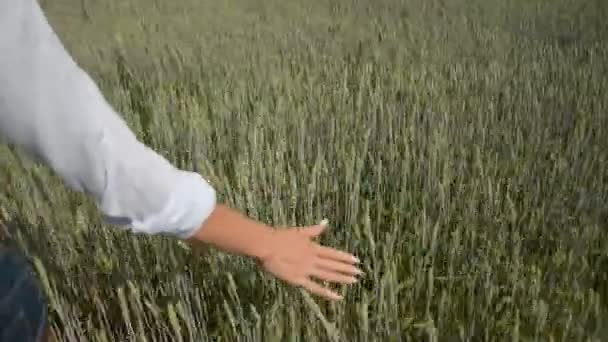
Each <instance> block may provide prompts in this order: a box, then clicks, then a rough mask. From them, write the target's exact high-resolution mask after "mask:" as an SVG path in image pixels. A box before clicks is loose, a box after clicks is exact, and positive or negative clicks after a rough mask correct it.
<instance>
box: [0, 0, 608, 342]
mask: <svg viewBox="0 0 608 342" xmlns="http://www.w3.org/2000/svg"><path fill="white" fill-rule="evenodd" d="M44 4H45V9H46V11H47V13H48V14H49V16H50V18H51V21H52V23H53V25H54V26H55V27H56V28H57V30H58V31H59V33H60V35H61V37H62V39H63V40H64V41H65V42H66V46H67V47H68V48H69V50H70V51H71V52H73V53H74V55H75V57H76V59H77V60H78V61H79V63H81V64H82V65H83V66H84V67H85V68H86V69H87V70H88V71H90V72H91V73H92V74H93V75H94V77H95V79H96V80H97V81H98V82H99V84H100V86H101V88H102V90H103V92H104V94H106V96H107V97H108V99H109V100H110V101H111V102H112V104H113V105H114V106H115V107H116V108H117V109H118V110H119V111H120V112H121V113H122V114H123V115H124V117H125V118H126V119H127V121H128V122H129V125H130V127H132V128H133V130H134V131H135V132H137V134H138V136H139V137H140V138H141V139H142V140H143V141H145V142H146V143H148V144H150V145H151V146H152V147H154V148H155V149H156V150H157V151H159V152H160V153H162V154H163V155H164V156H165V157H167V158H168V159H169V160H171V161H172V162H173V163H176V165H179V166H180V167H182V168H185V169H189V170H196V171H198V172H200V173H201V174H203V175H204V176H205V177H206V178H207V179H209V181H210V182H211V183H213V185H214V186H215V187H216V188H217V190H218V193H219V196H220V200H221V201H224V202H227V203H229V204H231V205H233V206H235V207H237V208H239V209H241V210H243V211H246V212H247V214H248V215H250V216H252V217H255V218H258V219H261V220H264V221H266V222H268V223H270V224H274V225H280V226H283V225H293V224H297V225H305V224H312V223H315V222H318V221H319V220H320V219H322V218H324V217H328V218H329V219H330V222H331V229H330V230H329V232H328V235H327V236H326V237H324V238H323V240H324V242H325V243H328V244H331V245H333V246H337V247H340V248H345V249H348V250H350V251H353V252H354V253H355V254H356V255H357V256H359V257H360V258H361V259H362V261H363V268H364V271H365V272H366V275H365V277H364V278H363V279H362V280H361V281H360V284H358V285H356V286H354V287H352V288H348V289H347V291H348V292H347V293H346V299H345V301H344V303H340V304H328V303H325V302H323V301H320V300H317V299H315V298H310V297H308V296H307V295H305V294H303V293H301V292H299V291H296V290H294V289H292V288H290V287H288V286H285V285H284V284H281V283H278V282H277V281H276V280H274V279H272V278H270V277H268V276H267V275H265V274H263V273H261V272H260V271H259V270H258V269H256V268H255V265H253V264H252V263H250V262H249V261H248V260H244V259H241V258H238V257H234V256H227V255H225V254H222V253H220V252H217V251H211V252H209V253H208V254H205V255H199V254H197V253H195V252H193V251H190V250H189V249H188V248H184V247H183V245H181V244H180V243H177V242H175V241H173V240H169V239H167V238H163V237H147V236H134V235H132V234H129V233H128V232H124V231H121V230H117V229H116V228H114V227H107V226H106V225H104V224H103V222H102V221H101V220H100V217H99V213H98V212H97V211H96V209H95V206H94V204H93V203H91V201H90V200H89V199H87V198H85V197H84V196H83V195H82V194H76V193H72V192H70V191H68V190H66V189H65V188H64V187H63V185H62V183H61V182H60V180H58V179H57V177H56V176H54V175H53V174H52V172H50V171H49V170H48V169H46V168H44V167H41V166H38V165H35V164H33V163H31V162H30V161H29V160H28V159H23V156H22V155H20V154H15V153H13V152H11V151H9V150H8V149H7V148H3V149H2V151H0V156H1V157H2V159H3V163H2V164H0V172H1V174H0V177H2V179H5V180H6V183H5V186H4V188H3V192H2V193H0V196H2V198H0V203H1V204H0V214H1V216H0V218H4V219H3V221H5V222H6V226H7V227H8V230H9V231H11V232H13V237H14V238H15V241H17V242H18V243H20V244H21V245H22V246H23V247H24V248H25V249H26V250H27V251H28V253H29V254H30V255H31V256H33V257H35V258H37V259H38V260H39V263H38V265H39V270H40V272H41V274H42V275H43V279H44V282H45V286H46V289H47V292H48V293H49V296H50V298H51V308H52V318H53V327H54V330H55V332H56V334H57V335H58V337H60V340H70V338H75V337H77V339H79V340H80V339H84V338H86V339H89V340H95V341H191V340H192V341H206V340H214V341H237V340H238V341H375V340H382V341H402V340H417V341H460V340H462V341H465V340H467V341H468V340H475V341H482V340H484V341H485V340H506V339H511V340H514V341H517V340H542V341H548V340H551V341H553V340H560V341H574V340H576V341H581V340H587V341H599V340H605V339H606V336H608V328H606V325H605V324H604V323H605V322H606V320H607V319H608V312H607V310H606V309H607V305H608V302H607V298H608V297H607V296H608V287H607V285H606V284H607V278H608V268H607V267H608V236H607V233H606V218H607V217H608V204H607V200H608V171H607V167H606V165H608V164H606V162H607V158H608V152H607V151H608V139H606V138H605V136H606V134H607V133H608V132H607V131H606V130H607V128H606V127H608V116H607V115H606V111H607V110H608V106H607V103H608V100H607V98H606V97H605V96H604V92H605V89H608V79H607V77H606V76H605V75H606V74H607V73H606V71H607V69H606V65H607V64H606V62H605V61H606V60H607V58H608V46H607V43H606V41H605V40H603V38H602V37H606V35H607V34H608V27H607V26H606V24H605V22H606V21H605V20H604V18H606V14H607V13H606V6H605V5H603V2H599V1H570V0H560V1H524V0H516V1H509V2H507V1H480V0H479V1H470V0H467V1H465V0H456V1H440V0H430V1H429V0H426V1H425V0H412V1H401V0H375V1H356V0H353V1H336V0H313V1H306V2H285V1H275V0H266V1H243V0H230V1H221V2H220V1H189V0H180V1H146V2H142V1H122V2H121V1H106V2H97V1H95V2H94V1H73V0H61V1H53V2H50V1H49V2H45V3H44Z"/></svg>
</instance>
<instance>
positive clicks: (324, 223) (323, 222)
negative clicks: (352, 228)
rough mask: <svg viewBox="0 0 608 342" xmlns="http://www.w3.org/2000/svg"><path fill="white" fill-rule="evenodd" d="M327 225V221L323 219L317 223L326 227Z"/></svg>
mask: <svg viewBox="0 0 608 342" xmlns="http://www.w3.org/2000/svg"><path fill="white" fill-rule="evenodd" d="M328 223H329V220H328V219H326V218H325V219H323V220H321V223H319V224H320V225H322V226H327V224H328Z"/></svg>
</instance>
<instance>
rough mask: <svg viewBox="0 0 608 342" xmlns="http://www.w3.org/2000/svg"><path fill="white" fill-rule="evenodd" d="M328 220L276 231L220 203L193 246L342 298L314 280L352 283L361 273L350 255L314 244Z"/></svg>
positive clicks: (323, 294)
mask: <svg viewBox="0 0 608 342" xmlns="http://www.w3.org/2000/svg"><path fill="white" fill-rule="evenodd" d="M326 228H327V221H325V220H324V221H323V222H321V223H320V224H318V225H314V226H306V227H289V228H280V229H277V228H274V227H270V226H268V225H266V224H263V223H260V222H257V221H255V220H252V219H250V218H247V217H245V216H243V215H242V214H240V213H239V212H237V211H236V210H234V209H231V208H229V207H228V206H225V205H222V204H219V205H217V206H216V208H215V210H214V211H213V212H212V213H211V215H210V216H209V218H208V219H207V220H206V221H205V222H204V223H203V225H202V226H201V228H200V229H199V230H198V231H197V232H196V233H195V234H194V236H193V237H192V238H190V239H189V242H190V243H192V244H194V245H197V244H200V243H204V244H209V245H212V246H215V247H217V248H219V249H221V250H224V251H226V252H229V253H233V254H237V255H242V256H246V257H251V258H254V259H255V260H256V261H257V262H258V264H259V265H260V266H261V267H262V268H263V269H264V270H265V271H267V272H269V273H270V274H272V275H273V276H275V277H277V278H278V279H281V280H283V281H285V282H287V283H288V284H291V285H293V286H297V287H301V288H303V289H305V290H306V291H308V292H310V293H312V294H314V295H317V296H321V297H323V298H325V299H328V300H331V301H339V300H342V299H343V297H342V296H341V295H339V294H338V293H337V292H335V291H332V290H330V289H329V288H328V287H324V286H321V285H320V284H319V283H317V282H315V281H313V277H314V278H316V279H318V280H321V281H327V282H330V283H338V284H353V283H355V282H357V276H358V275H361V274H362V272H361V271H360V270H359V268H357V267H356V264H358V263H359V260H358V259H357V258H356V257H355V256H354V255H352V254H349V253H346V252H343V251H340V250H336V249H333V248H329V247H325V246H321V245H320V244H318V243H317V242H315V241H314V238H316V237H318V236H320V235H321V234H322V233H323V232H324V231H325V229H326Z"/></svg>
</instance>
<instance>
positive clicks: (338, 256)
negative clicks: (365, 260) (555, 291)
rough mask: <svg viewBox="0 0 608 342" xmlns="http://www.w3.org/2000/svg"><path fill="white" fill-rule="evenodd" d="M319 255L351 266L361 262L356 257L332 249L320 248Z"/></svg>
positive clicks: (318, 248)
mask: <svg viewBox="0 0 608 342" xmlns="http://www.w3.org/2000/svg"><path fill="white" fill-rule="evenodd" d="M317 253H318V255H319V256H321V257H323V258H327V259H333V260H337V261H343V262H348V263H351V264H358V263H359V262H360V260H359V258H357V257H356V256H354V255H352V254H350V253H347V252H343V251H340V250H337V249H334V248H330V247H325V246H318V247H317Z"/></svg>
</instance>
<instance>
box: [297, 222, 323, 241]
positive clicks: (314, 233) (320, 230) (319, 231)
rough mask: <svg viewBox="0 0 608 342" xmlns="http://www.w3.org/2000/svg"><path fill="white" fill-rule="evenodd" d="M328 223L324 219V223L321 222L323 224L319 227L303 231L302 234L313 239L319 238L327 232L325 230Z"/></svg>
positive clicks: (311, 227)
mask: <svg viewBox="0 0 608 342" xmlns="http://www.w3.org/2000/svg"><path fill="white" fill-rule="evenodd" d="M327 223H328V221H327V219H323V221H321V223H319V224H318V225H316V226H310V227H306V228H304V229H302V230H301V232H302V233H303V234H304V235H306V236H308V237H311V238H314V237H317V236H319V235H321V234H322V233H323V232H324V231H325V229H326V228H327Z"/></svg>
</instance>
